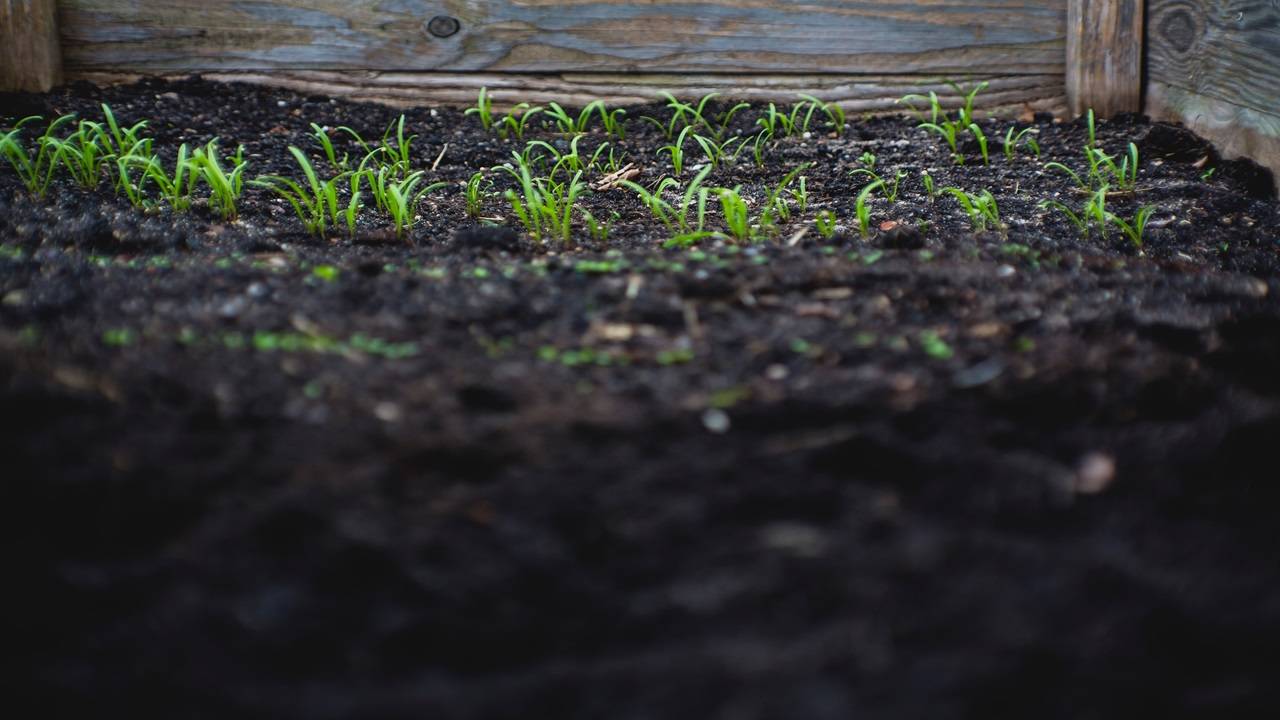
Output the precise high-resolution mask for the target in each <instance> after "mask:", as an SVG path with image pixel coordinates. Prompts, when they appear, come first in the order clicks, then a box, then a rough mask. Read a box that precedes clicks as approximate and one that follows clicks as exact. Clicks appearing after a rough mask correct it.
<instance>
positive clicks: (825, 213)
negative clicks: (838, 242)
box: [813, 210, 836, 240]
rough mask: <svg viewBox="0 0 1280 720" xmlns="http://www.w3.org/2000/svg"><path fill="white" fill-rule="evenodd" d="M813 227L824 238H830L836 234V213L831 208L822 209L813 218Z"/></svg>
mask: <svg viewBox="0 0 1280 720" xmlns="http://www.w3.org/2000/svg"><path fill="white" fill-rule="evenodd" d="M813 227H814V229H815V230H817V231H818V235H820V236H822V239H823V240H830V239H831V238H833V237H835V234H836V214H835V213H833V212H831V211H830V210H820V211H818V214H817V215H815V216H814V218H813Z"/></svg>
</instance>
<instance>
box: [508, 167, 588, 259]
mask: <svg viewBox="0 0 1280 720" xmlns="http://www.w3.org/2000/svg"><path fill="white" fill-rule="evenodd" d="M517 166H518V167H512V166H511V165H501V166H499V168H500V169H502V170H504V171H506V172H508V173H510V174H511V175H512V177H514V178H515V179H516V182H517V183H518V184H519V188H520V191H519V192H516V190H507V191H506V192H505V193H503V197H504V198H506V200H507V202H509V203H510V204H511V209H512V211H513V212H514V213H515V214H516V217H517V218H519V220H520V222H521V224H523V225H524V226H525V229H527V230H528V231H529V234H530V235H532V236H533V239H534V240H536V241H537V242H538V243H543V242H545V240H546V239H547V238H549V237H551V238H557V239H559V240H560V241H561V243H563V244H565V245H567V244H569V241H570V239H571V232H572V225H573V210H574V206H575V203H576V202H577V200H578V196H579V195H581V194H582V193H583V191H585V190H586V183H584V182H582V173H581V172H578V173H576V174H574V176H573V178H572V179H571V180H570V181H569V182H567V183H566V182H555V181H554V180H552V179H550V178H542V177H538V178H534V177H533V175H532V173H531V172H530V170H529V166H528V165H527V164H524V163H519V162H518V163H517Z"/></svg>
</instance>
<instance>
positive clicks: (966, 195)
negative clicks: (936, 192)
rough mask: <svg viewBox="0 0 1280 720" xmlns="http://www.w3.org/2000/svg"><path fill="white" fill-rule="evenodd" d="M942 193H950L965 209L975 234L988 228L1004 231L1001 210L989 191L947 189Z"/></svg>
mask: <svg viewBox="0 0 1280 720" xmlns="http://www.w3.org/2000/svg"><path fill="white" fill-rule="evenodd" d="M942 191H943V192H946V193H950V194H951V195H952V196H953V197H955V199H956V200H957V201H958V202H959V203H960V206H961V207H963V208H964V211H965V213H966V214H967V215H968V216H969V224H970V225H972V226H973V230H974V232H985V231H986V230H987V229H988V228H996V229H1003V227H1004V226H1003V225H1002V224H1001V223H1000V209H999V208H998V207H997V206H996V199H995V197H994V196H992V195H991V192H990V191H989V190H983V191H982V192H981V193H970V192H966V191H965V190H962V189H960V188H958V187H946V188H943V189H942Z"/></svg>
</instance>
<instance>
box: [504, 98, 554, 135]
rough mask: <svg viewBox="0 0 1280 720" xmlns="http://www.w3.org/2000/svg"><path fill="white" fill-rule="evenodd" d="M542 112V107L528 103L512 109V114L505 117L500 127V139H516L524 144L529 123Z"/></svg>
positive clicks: (509, 113)
mask: <svg viewBox="0 0 1280 720" xmlns="http://www.w3.org/2000/svg"><path fill="white" fill-rule="evenodd" d="M542 111H543V108H542V106H541V105H530V104H529V103H527V102H522V103H520V104H519V105H516V106H515V107H513V108H511V112H508V113H507V114H506V115H504V116H503V118H502V122H501V123H500V124H499V125H498V137H501V138H502V139H504V140H505V139H507V138H508V137H514V138H515V139H516V140H518V141H519V142H524V133H525V130H527V129H528V127H529V121H530V120H532V119H533V116H534V115H537V114H538V113H540V112H542Z"/></svg>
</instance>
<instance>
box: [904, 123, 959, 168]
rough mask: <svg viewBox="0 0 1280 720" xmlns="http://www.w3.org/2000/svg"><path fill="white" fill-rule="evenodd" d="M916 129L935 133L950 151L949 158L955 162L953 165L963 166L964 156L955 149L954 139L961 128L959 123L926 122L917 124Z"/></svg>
mask: <svg viewBox="0 0 1280 720" xmlns="http://www.w3.org/2000/svg"><path fill="white" fill-rule="evenodd" d="M916 127H919V128H923V129H925V130H928V131H929V132H932V133H936V134H937V135H938V136H939V137H941V138H942V139H943V141H945V142H946V143H947V147H948V148H950V149H951V157H952V159H953V160H955V163H956V164H957V165H963V164H964V156H962V155H961V154H960V151H959V150H958V149H957V147H956V138H957V133H958V132H959V129H960V127H961V126H960V125H959V123H953V122H941V123H932V122H927V123H920V124H919V125H917V126H916Z"/></svg>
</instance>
